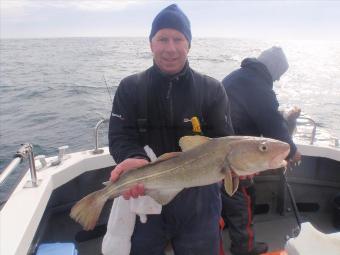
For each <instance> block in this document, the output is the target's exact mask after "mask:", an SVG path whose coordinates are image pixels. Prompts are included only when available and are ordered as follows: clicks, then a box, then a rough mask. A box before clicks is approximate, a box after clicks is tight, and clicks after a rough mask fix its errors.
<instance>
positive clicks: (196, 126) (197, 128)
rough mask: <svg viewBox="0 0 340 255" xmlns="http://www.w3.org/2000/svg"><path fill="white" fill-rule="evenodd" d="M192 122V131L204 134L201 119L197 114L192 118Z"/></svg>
mask: <svg viewBox="0 0 340 255" xmlns="http://www.w3.org/2000/svg"><path fill="white" fill-rule="evenodd" d="M191 123H192V131H193V132H194V133H195V134H202V130H201V124H200V121H199V119H198V118H197V117H196V116H195V117H192V118H191Z"/></svg>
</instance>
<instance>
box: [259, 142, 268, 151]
mask: <svg viewBox="0 0 340 255" xmlns="http://www.w3.org/2000/svg"><path fill="white" fill-rule="evenodd" d="M259 150H260V151H262V152H266V151H267V150H268V146H267V144H266V143H265V142H262V143H260V145H259Z"/></svg>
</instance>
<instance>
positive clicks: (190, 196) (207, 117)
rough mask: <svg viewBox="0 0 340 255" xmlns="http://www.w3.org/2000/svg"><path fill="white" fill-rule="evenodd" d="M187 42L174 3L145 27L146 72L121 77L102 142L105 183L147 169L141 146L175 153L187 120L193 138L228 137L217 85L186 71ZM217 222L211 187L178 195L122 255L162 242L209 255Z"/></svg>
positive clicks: (160, 246)
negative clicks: (111, 163) (109, 160)
mask: <svg viewBox="0 0 340 255" xmlns="http://www.w3.org/2000/svg"><path fill="white" fill-rule="evenodd" d="M191 38H192V35H191V28H190V22H189V19H188V18H187V16H186V15H185V14H184V12H183V11H182V10H181V9H180V8H179V7H178V6H177V5H175V4H173V5H170V6H168V7H166V8H165V9H163V10H162V11H161V12H160V13H159V14H158V15H157V16H156V17H155V19H154V20H153V23H152V28H151V32H150V36H149V40H150V48H151V52H152V54H153V65H152V66H151V67H150V68H148V69H147V70H145V71H143V72H141V73H138V74H133V75H131V76H128V77H126V78H124V79H123V80H122V81H121V82H120V84H119V87H118V89H117V91H116V94H115V97H114V102H113V107H112V113H111V118H110V125H109V135H108V138H109V149H110V153H111V155H112V156H113V158H114V160H115V161H116V162H117V164H118V165H117V166H116V167H115V169H114V170H113V171H112V173H111V179H110V180H111V181H113V182H114V181H116V180H117V179H118V178H119V176H120V175H121V174H122V173H123V172H126V171H129V170H130V169H133V168H138V167H140V166H143V165H146V164H148V163H149V158H148V156H147V154H146V153H145V151H144V148H143V147H144V146H145V145H148V146H149V147H150V148H151V149H152V150H153V152H154V153H155V154H156V156H157V157H158V156H160V155H162V154H164V153H167V152H174V151H180V147H179V144H178V142H179V139H180V138H181V137H182V136H185V135H194V134H196V133H197V129H193V121H190V120H191V119H193V118H195V120H198V123H199V126H200V130H199V133H200V134H203V135H205V136H208V137H221V136H227V135H230V134H232V133H233V129H232V125H231V122H230V115H229V107H228V106H229V104H228V99H227V95H226V92H225V90H224V88H223V86H222V84H221V82H219V81H217V80H215V79H213V78H211V77H208V76H206V75H203V74H200V73H198V72H196V71H194V70H193V69H192V68H191V67H190V65H189V62H188V57H187V56H188V53H189V50H190V47H191ZM225 116H228V118H226V117H225ZM195 123H196V124H197V122H195ZM195 130H196V131H195ZM141 195H144V187H143V186H141V185H136V186H135V187H133V188H131V189H130V190H128V191H126V192H125V193H124V194H123V196H124V197H125V198H126V199H130V198H131V197H133V198H136V197H138V196H141ZM220 215H221V197H220V188H219V185H218V184H212V185H208V186H202V187H194V188H188V189H185V190H183V191H181V192H180V193H179V194H178V195H177V196H176V197H175V198H174V199H173V200H172V201H171V202H170V203H169V204H167V205H165V206H163V208H162V211H161V214H160V215H148V220H147V222H146V223H141V222H140V221H139V220H136V223H135V227H134V232H133V235H132V237H131V251H130V254H131V255H159V254H164V249H165V247H166V246H167V244H168V243H169V242H170V243H171V244H172V247H173V249H174V252H175V254H176V255H187V254H200V255H217V254H218V253H219V249H220V247H219V245H220V229H219V219H220ZM117 249H119V247H117Z"/></svg>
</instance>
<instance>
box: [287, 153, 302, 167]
mask: <svg viewBox="0 0 340 255" xmlns="http://www.w3.org/2000/svg"><path fill="white" fill-rule="evenodd" d="M300 161H301V153H300V152H299V151H296V152H295V154H294V156H293V157H292V158H291V159H290V160H289V162H290V163H291V164H296V163H299V162H300Z"/></svg>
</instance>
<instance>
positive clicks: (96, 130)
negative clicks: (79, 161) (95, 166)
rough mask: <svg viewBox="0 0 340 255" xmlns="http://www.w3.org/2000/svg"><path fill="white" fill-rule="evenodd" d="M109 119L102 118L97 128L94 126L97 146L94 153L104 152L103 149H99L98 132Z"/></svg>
mask: <svg viewBox="0 0 340 255" xmlns="http://www.w3.org/2000/svg"><path fill="white" fill-rule="evenodd" d="M108 121H109V119H105V118H102V119H101V120H100V121H98V122H97V124H96V126H95V128H94V141H95V148H94V150H93V151H92V153H93V154H101V153H103V152H104V150H103V149H99V141H98V136H99V135H98V133H99V128H100V127H101V126H102V125H103V124H104V123H107V122H108Z"/></svg>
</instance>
